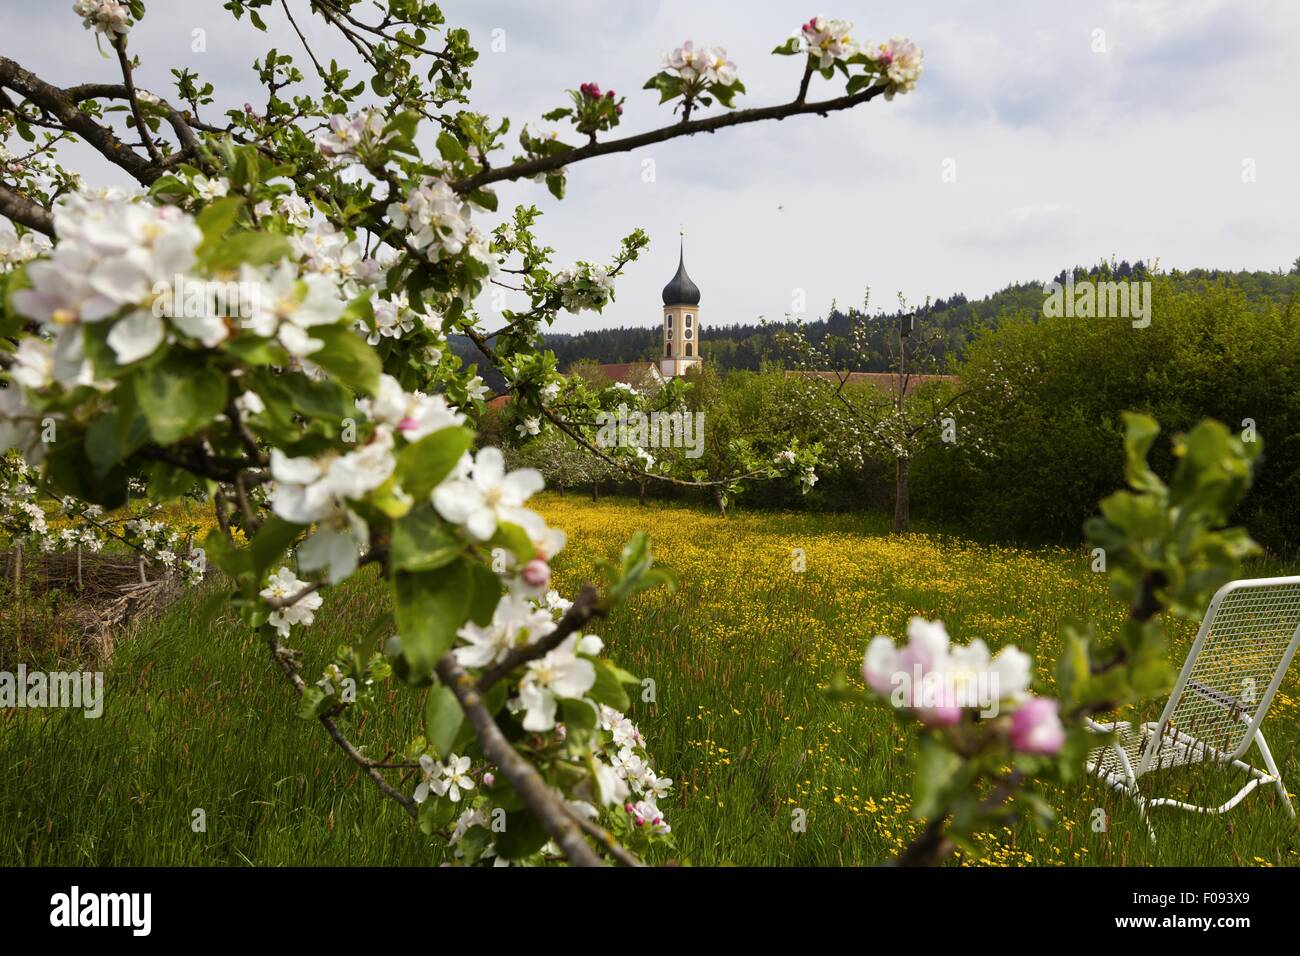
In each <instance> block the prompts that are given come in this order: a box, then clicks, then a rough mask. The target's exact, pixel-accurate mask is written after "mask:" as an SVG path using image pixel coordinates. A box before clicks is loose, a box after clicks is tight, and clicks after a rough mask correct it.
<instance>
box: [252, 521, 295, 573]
mask: <svg viewBox="0 0 1300 956" xmlns="http://www.w3.org/2000/svg"><path fill="white" fill-rule="evenodd" d="M302 530H303V525H300V524H294V523H292V522H290V521H285V520H284V519H283V518H281V517H279V516H278V515H271V517H269V518H267V519H266V520H265V521H263V522H262V526H261V527H260V528H258V529H257V534H255V535H253V542H252V544H251V545H250V546H249V549H248V550H249V557H250V559H251V565H252V568H253V575H254V576H255V577H256V578H257V579H258V581H259V582H260V581H261V580H262V578H263V577H264V576H265V574H266V572H267V571H268V570H270V567H271V565H272V564H274V563H275V562H276V561H278V560H279V559H280V556H281V555H283V554H284V552H285V549H287V548H288V547H289V545H291V544H292V543H293V541H294V539H295V538H296V537H298V535H299V533H300V532H301V531H302Z"/></svg>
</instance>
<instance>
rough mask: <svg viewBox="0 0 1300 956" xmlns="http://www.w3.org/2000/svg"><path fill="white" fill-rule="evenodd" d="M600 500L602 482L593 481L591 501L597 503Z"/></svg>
mask: <svg viewBox="0 0 1300 956" xmlns="http://www.w3.org/2000/svg"><path fill="white" fill-rule="evenodd" d="M599 498H600V482H599V481H593V482H592V483H591V500H592V501H596V500H597V499H599Z"/></svg>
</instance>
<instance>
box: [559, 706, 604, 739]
mask: <svg viewBox="0 0 1300 956" xmlns="http://www.w3.org/2000/svg"><path fill="white" fill-rule="evenodd" d="M597 718H598V715H597V713H596V708H595V707H593V706H592V705H591V704H590V703H589V702H588V701H585V700H573V699H569V698H566V699H563V700H561V701H560V719H561V720H562V721H563V722H564V726H565V729H566V730H567V731H568V732H569V733H570V734H575V733H576V734H579V735H581V734H589V733H591V732H592V731H594V730H595V729H596V720H597Z"/></svg>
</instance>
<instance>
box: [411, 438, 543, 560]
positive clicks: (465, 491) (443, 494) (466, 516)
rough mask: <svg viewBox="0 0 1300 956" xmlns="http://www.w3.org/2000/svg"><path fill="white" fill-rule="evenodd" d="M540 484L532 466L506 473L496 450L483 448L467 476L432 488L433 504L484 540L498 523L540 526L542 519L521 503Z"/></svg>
mask: <svg viewBox="0 0 1300 956" xmlns="http://www.w3.org/2000/svg"><path fill="white" fill-rule="evenodd" d="M544 484H545V482H543V480H542V476H541V473H540V472H538V471H537V470H536V469H533V468H521V469H519V470H517V471H512V472H510V473H509V474H506V470H505V460H504V458H503V457H502V455H501V451H500V449H498V448H484V449H482V450H481V451H480V452H479V453H478V455H477V457H475V458H474V463H473V467H472V471H471V473H470V477H469V478H452V479H450V480H448V481H444V482H443V483H442V484H441V485H439V486H438V487H437V488H435V489H434V490H433V505H434V507H435V508H437V509H438V513H439V514H441V515H442V516H443V517H444V518H446V519H447V520H448V521H450V522H452V523H453V524H458V525H463V526H464V527H465V529H466V530H467V531H468V532H469V533H470V534H471V535H473V536H474V537H475V538H477V539H478V540H479V541H486V540H487V539H488V538H490V537H492V535H494V534H495V533H496V530H497V526H498V525H499V524H501V523H502V522H510V523H512V524H517V525H520V526H522V527H524V528H525V529H527V528H528V527H530V526H532V527H537V526H539V525H541V524H542V519H541V518H540V517H538V516H537V515H536V514H535V513H533V512H532V511H529V510H528V509H526V508H524V507H523V504H524V502H525V501H527V500H528V499H529V498H530V497H531V496H532V495H533V494H534V493H535V492H538V491H541V490H542V487H543V485H544Z"/></svg>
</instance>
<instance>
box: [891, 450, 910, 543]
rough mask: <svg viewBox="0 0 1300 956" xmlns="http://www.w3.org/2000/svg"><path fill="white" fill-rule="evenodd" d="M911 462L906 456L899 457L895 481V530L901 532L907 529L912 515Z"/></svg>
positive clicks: (897, 532)
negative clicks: (909, 482) (909, 478)
mask: <svg viewBox="0 0 1300 956" xmlns="http://www.w3.org/2000/svg"><path fill="white" fill-rule="evenodd" d="M910 465H911V462H910V461H909V460H908V459H906V458H900V459H898V471H897V477H896V480H895V483H894V532H895V533H896V534H901V533H902V532H904V531H906V530H907V522H908V518H909V517H910V516H911V502H910V501H909V499H908V469H909V467H910Z"/></svg>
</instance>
